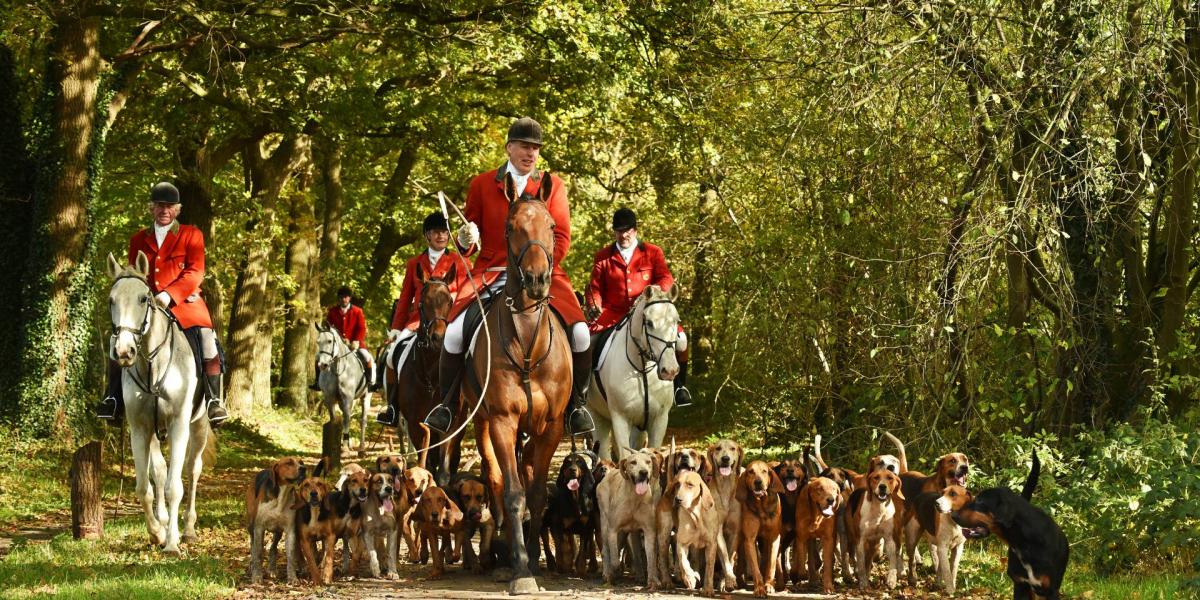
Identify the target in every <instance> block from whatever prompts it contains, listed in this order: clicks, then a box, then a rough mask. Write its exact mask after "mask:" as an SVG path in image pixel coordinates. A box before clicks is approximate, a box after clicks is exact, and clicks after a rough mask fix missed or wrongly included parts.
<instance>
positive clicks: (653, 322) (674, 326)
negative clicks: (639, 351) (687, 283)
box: [635, 285, 679, 381]
mask: <svg viewBox="0 0 1200 600" xmlns="http://www.w3.org/2000/svg"><path fill="white" fill-rule="evenodd" d="M675 289H676V288H674V287H672V288H671V291H670V292H664V291H663V290H662V288H660V287H658V286H657V285H651V286H647V287H646V288H645V289H644V290H642V294H641V297H640V298H639V299H638V301H639V302H640V303H641V308H642V310H641V313H642V334H643V335H644V342H645V344H646V347H645V348H644V351H645V352H646V353H647V354H649V355H650V356H649V357H648V358H651V359H652V360H654V361H655V362H656V363H658V369H657V371H658V378H659V379H662V380H664V381H670V380H672V379H675V376H676V375H678V374H679V359H678V358H676V357H675V343H676V340H678V339H679V310H678V309H677V308H675V296H676V292H675ZM635 335H636V333H635Z"/></svg>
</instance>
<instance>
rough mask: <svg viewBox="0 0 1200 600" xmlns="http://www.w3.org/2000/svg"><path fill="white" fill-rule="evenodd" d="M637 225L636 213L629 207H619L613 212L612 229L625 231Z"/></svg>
mask: <svg viewBox="0 0 1200 600" xmlns="http://www.w3.org/2000/svg"><path fill="white" fill-rule="evenodd" d="M635 227H637V214H636V213H634V212H633V209H631V208H625V207H621V208H618V209H617V212H614V213H613V220H612V228H613V230H614V231H625V230H626V229H633V228H635Z"/></svg>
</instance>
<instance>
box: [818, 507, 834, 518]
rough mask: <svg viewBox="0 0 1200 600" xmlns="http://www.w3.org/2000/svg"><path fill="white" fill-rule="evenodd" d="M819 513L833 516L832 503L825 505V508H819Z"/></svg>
mask: <svg viewBox="0 0 1200 600" xmlns="http://www.w3.org/2000/svg"><path fill="white" fill-rule="evenodd" d="M821 514H823V515H825V516H827V517H832V516H833V505H832V504H830V505H829V506H826V507H825V508H822V509H821Z"/></svg>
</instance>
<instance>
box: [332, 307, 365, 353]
mask: <svg viewBox="0 0 1200 600" xmlns="http://www.w3.org/2000/svg"><path fill="white" fill-rule="evenodd" d="M325 320H326V321H327V322H328V323H329V324H330V325H332V326H333V328H334V329H336V330H338V331H339V332H341V334H342V338H344V339H345V340H346V341H347V342H358V344H359V345H360V346H362V345H365V344H366V340H367V319H366V317H364V316H363V311H362V309H361V308H359V307H357V306H355V305H354V304H351V305H350V308H349V309H347V310H346V312H345V313H344V314H343V313H342V307H341V306H338V305H337V304H334V305H333V306H331V307H329V312H328V313H327V314H326V315H325Z"/></svg>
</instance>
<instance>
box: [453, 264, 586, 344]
mask: <svg viewBox="0 0 1200 600" xmlns="http://www.w3.org/2000/svg"><path fill="white" fill-rule="evenodd" d="M504 280H505V274H503V273H502V274H501V275H500V277H499V278H497V279H496V281H495V282H493V283H492V285H490V286H488V287H487V289H486V290H484V291H483V293H484V294H485V296H484V297H485V298H486V297H488V296H490V295H492V294H498V293H500V290H501V289H502V288H503V287H504ZM466 316H467V310H463V311H462V312H460V313H458V316H457V317H455V318H454V320H453V321H450V325H449V326H447V327H446V338H445V339H444V340H442V346H443V347H444V348H445V349H446V352H449V353H450V354H462V353H463V352H466V351H467V348H466V340H464V339H463V323H464V321H466ZM591 343H592V335H591V332H589V331H588V327H587V323H585V322H583V321H580V322H579V323H576V324H574V325H572V326H571V351H572V352H583V351H584V350H587V349H588V345H590V344H591Z"/></svg>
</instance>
